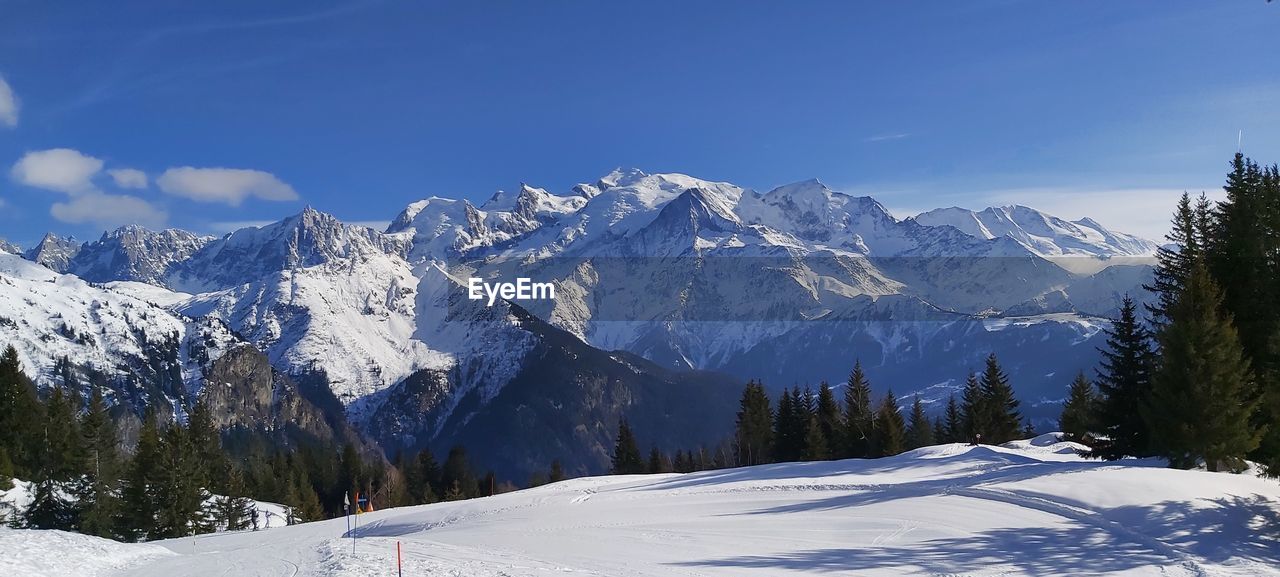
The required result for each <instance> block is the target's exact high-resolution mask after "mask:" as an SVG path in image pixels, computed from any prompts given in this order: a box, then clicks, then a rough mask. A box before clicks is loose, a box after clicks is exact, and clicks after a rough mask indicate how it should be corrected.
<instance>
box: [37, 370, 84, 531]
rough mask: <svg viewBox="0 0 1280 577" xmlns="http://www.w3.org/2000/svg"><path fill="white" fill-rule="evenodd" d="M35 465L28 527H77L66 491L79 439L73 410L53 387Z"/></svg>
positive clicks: (76, 468) (74, 470)
mask: <svg viewBox="0 0 1280 577" xmlns="http://www.w3.org/2000/svg"><path fill="white" fill-rule="evenodd" d="M45 407H46V409H45V412H44V422H43V424H42V425H41V429H40V431H39V432H40V433H41V434H42V436H43V442H42V443H41V445H40V451H39V454H38V457H37V462H36V471H35V479H34V482H35V488H34V490H33V491H32V497H31V502H30V504H29V505H28V506H27V510H26V513H25V518H26V523H27V526H29V527H32V528H35V529H60V530H63V531H71V530H73V529H75V527H76V526H77V525H79V519H78V518H77V516H76V512H77V511H76V506H75V503H74V502H72V500H71V498H70V496H69V495H68V492H69V491H70V490H71V489H72V483H71V481H72V479H73V478H74V477H76V476H77V473H78V472H79V464H80V463H79V458H78V457H79V453H78V450H79V439H78V432H77V427H76V418H75V410H74V409H73V408H72V406H71V401H70V399H68V398H67V396H66V394H65V393H64V392H63V390H62V388H61V387H57V386H55V387H53V391H52V393H51V394H50V395H49V399H48V401H47V402H46V404H45Z"/></svg>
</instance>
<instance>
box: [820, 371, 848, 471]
mask: <svg viewBox="0 0 1280 577" xmlns="http://www.w3.org/2000/svg"><path fill="white" fill-rule="evenodd" d="M814 416H816V417H817V418H818V427H819V428H820V429H821V430H822V441H823V445H824V448H825V449H826V453H827V457H826V458H828V459H829V458H832V457H837V456H839V454H840V453H841V452H842V449H841V446H842V445H843V444H844V422H842V420H841V417H840V403H838V402H836V395H835V392H833V391H832V390H831V385H829V384H827V382H826V381H822V383H821V384H819V385H818V404H817V407H816V409H815V412H814Z"/></svg>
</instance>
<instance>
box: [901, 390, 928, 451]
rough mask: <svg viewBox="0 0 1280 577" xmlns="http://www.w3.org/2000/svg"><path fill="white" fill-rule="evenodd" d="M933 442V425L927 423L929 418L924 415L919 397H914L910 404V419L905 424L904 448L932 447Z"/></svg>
mask: <svg viewBox="0 0 1280 577" xmlns="http://www.w3.org/2000/svg"><path fill="white" fill-rule="evenodd" d="M933 442H934V440H933V424H932V423H930V422H929V416H928V415H925V414H924V403H922V402H921V401H920V395H916V397H915V401H914V402H912V403H911V418H910V419H909V420H908V422H907V435H906V448H907V449H919V448H920V447H927V446H929V445H932V444H933Z"/></svg>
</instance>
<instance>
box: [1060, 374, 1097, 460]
mask: <svg viewBox="0 0 1280 577" xmlns="http://www.w3.org/2000/svg"><path fill="white" fill-rule="evenodd" d="M1096 414H1097V398H1096V397H1095V395H1094V393H1093V383H1091V382H1089V379H1088V377H1085V376H1084V371H1080V373H1078V374H1077V375H1076V378H1075V380H1073V381H1071V389H1070V390H1069V391H1068V392H1067V401H1066V402H1065V403H1063V405H1062V416H1061V417H1060V418H1059V419H1058V428H1059V429H1061V430H1062V433H1063V438H1064V439H1065V440H1067V441H1074V442H1076V443H1084V444H1086V445H1087V444H1090V443H1092V442H1093V437H1092V433H1093V431H1094V430H1095V429H1096V425H1095V423H1094V418H1095V416H1096Z"/></svg>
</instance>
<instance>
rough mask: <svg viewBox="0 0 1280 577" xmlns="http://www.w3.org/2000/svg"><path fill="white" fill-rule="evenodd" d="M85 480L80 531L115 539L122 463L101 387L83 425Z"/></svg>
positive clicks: (81, 486) (79, 494)
mask: <svg viewBox="0 0 1280 577" xmlns="http://www.w3.org/2000/svg"><path fill="white" fill-rule="evenodd" d="M80 442H81V446H82V449H81V455H82V456H83V462H82V463H81V466H80V470H81V471H83V478H82V480H81V482H80V483H79V486H78V489H77V491H76V501H77V505H78V508H79V513H78V514H79V521H80V527H79V530H80V532H82V533H87V534H89V535H96V536H98V537H114V536H115V534H116V533H115V530H116V521H115V519H116V515H118V514H119V511H120V506H119V497H118V496H117V489H118V487H119V485H120V473H121V463H120V454H119V450H118V448H117V445H118V444H119V437H118V435H117V434H116V427H115V423H113V422H112V421H111V418H110V417H109V416H108V414H107V407H106V403H105V401H104V400H103V398H102V391H101V390H99V389H98V388H97V387H94V388H93V392H92V394H91V396H90V397H89V407H88V410H87V411H86V412H85V414H84V417H83V418H82V419H81V421H80Z"/></svg>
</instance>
